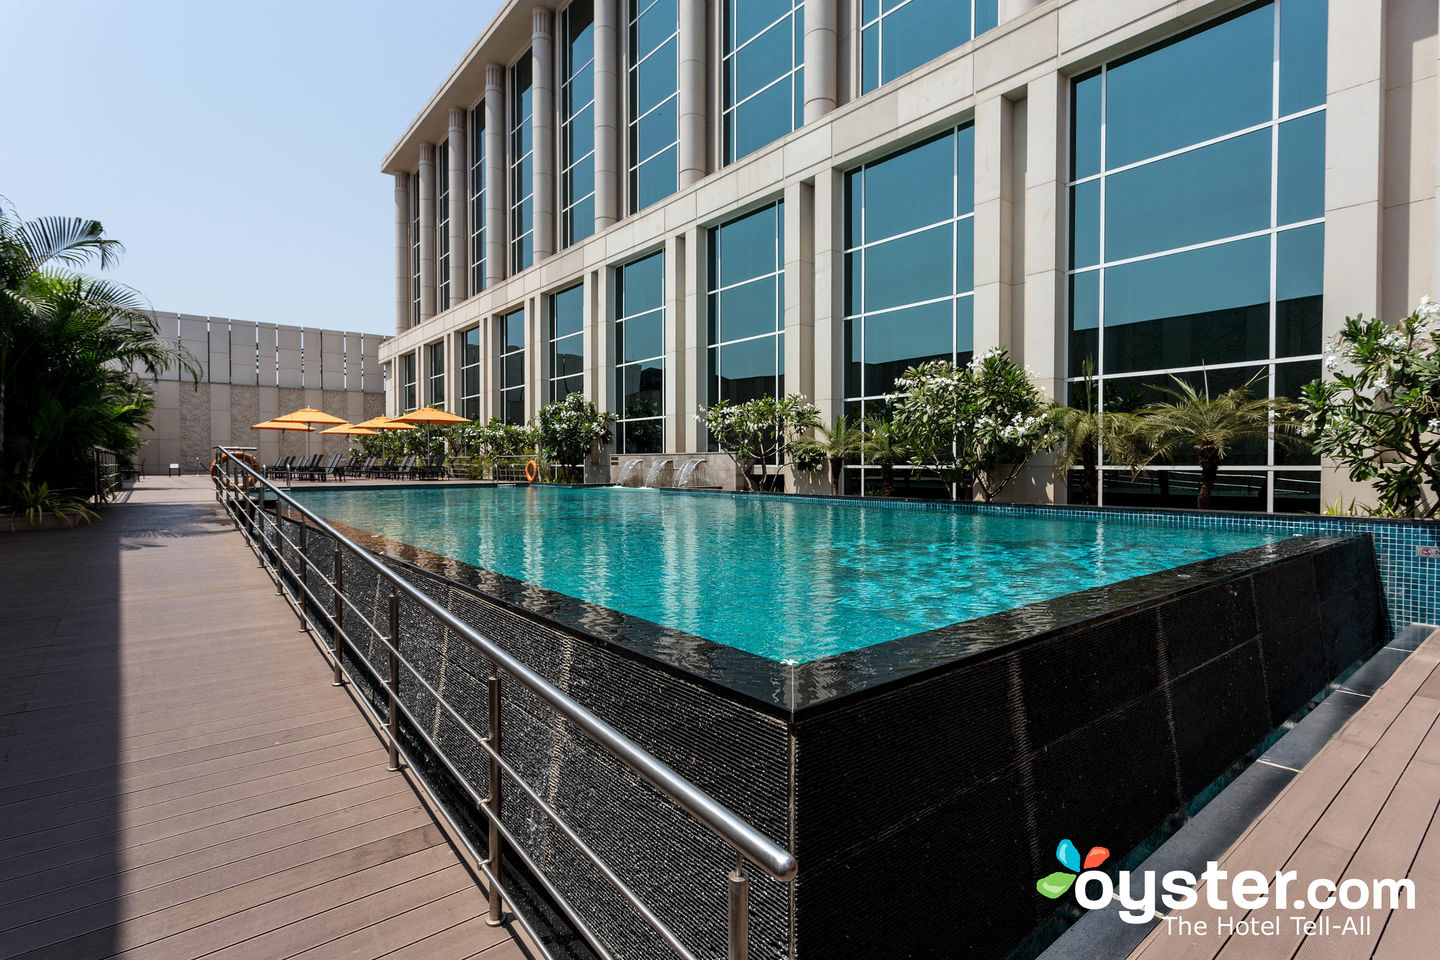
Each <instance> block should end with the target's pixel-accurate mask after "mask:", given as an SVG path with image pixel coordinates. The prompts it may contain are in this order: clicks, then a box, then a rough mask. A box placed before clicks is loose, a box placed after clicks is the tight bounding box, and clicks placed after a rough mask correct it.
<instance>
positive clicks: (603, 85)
mask: <svg viewBox="0 0 1440 960" xmlns="http://www.w3.org/2000/svg"><path fill="white" fill-rule="evenodd" d="M618 3H619V0H595V26H594V30H595V67H594V70H595V231H596V232H597V233H598V232H600V231H601V230H604V229H605V228H606V227H608V226H610V225H612V224H613V223H615V221H616V220H618V219H620V115H621V113H620V90H621V84H620V23H619V6H618ZM587 299H588V298H587ZM587 395H588V393H587Z"/></svg>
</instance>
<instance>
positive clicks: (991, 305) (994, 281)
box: [973, 96, 1028, 362]
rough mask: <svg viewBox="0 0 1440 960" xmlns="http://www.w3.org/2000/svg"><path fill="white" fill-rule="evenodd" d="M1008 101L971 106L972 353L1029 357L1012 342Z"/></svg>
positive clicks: (1021, 345) (998, 99)
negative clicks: (999, 350) (1004, 351)
mask: <svg viewBox="0 0 1440 960" xmlns="http://www.w3.org/2000/svg"><path fill="white" fill-rule="evenodd" d="M1010 122H1011V105H1010V102H1009V101H1008V100H1006V99H1005V98H1004V97H1002V96H996V97H991V98H990V99H988V100H984V101H981V102H980V103H977V104H976V105H975V222H974V225H973V226H974V230H975V304H974V307H975V309H974V316H975V352H976V353H977V354H978V353H981V352H983V351H985V350H987V349H989V348H990V347H992V346H1003V347H1008V348H1009V349H1010V352H1011V354H1012V355H1014V356H1015V357H1016V359H1017V360H1021V361H1024V362H1028V357H1026V356H1025V355H1024V354H1023V350H1024V343H1023V342H1019V343H1016V342H1012V339H1011V330H1010V297H1011V291H1012V287H1011V284H1012V283H1013V278H1012V272H1011V266H1012V264H1011V256H1010V233H1011V230H1010V228H1011V223H1012V221H1011V197H1012V185H1011V182H1010V181H1011V177H1010V176H1009V167H1010V158H1009V157H1008V156H1007V155H1006V154H1007V150H1006V147H1008V145H1009V144H1010Z"/></svg>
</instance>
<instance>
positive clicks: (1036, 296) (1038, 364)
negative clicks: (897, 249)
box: [976, 74, 1068, 399]
mask: <svg viewBox="0 0 1440 960" xmlns="http://www.w3.org/2000/svg"><path fill="white" fill-rule="evenodd" d="M1065 84H1066V81H1065V78H1064V77H1062V76H1060V75H1059V74H1050V75H1049V76H1046V77H1042V78H1041V79H1039V80H1035V81H1032V82H1031V83H1030V84H1029V86H1028V87H1027V89H1026V99H1025V123H1026V127H1025V170H1026V173H1025V195H1024V202H1025V221H1024V230H1025V237H1024V242H1023V246H1022V249H1023V250H1024V259H1025V267H1024V270H1025V277H1024V282H1025V289H1024V291H1023V294H1022V295H1023V296H1024V318H1025V322H1024V339H1023V342H1022V344H1021V345H1020V351H1019V352H1020V354H1021V357H1022V358H1023V359H1024V361H1025V364H1026V365H1027V366H1029V367H1030V368H1031V370H1033V371H1034V373H1035V379H1036V380H1037V381H1038V383H1039V385H1040V387H1041V389H1043V390H1044V391H1045V394H1046V396H1048V397H1050V398H1052V399H1058V398H1062V397H1063V396H1064V395H1065V383H1064V381H1065V371H1064V368H1063V367H1062V365H1061V358H1062V356H1063V354H1064V350H1063V344H1064V342H1065V339H1064V337H1065V333H1064V331H1065V329H1066V326H1067V324H1068V319H1067V318H1066V315H1065V311H1064V310H1063V304H1064V302H1065V296H1064V286H1065V263H1066V260H1065V249H1066V242H1065V236H1064V231H1063V230H1061V229H1060V225H1061V224H1063V223H1064V222H1065V214H1064V210H1065V204H1064V201H1065V163H1064V160H1063V158H1062V157H1061V149H1062V144H1063V142H1064V140H1063V138H1062V134H1061V131H1062V129H1063V128H1064V127H1065V120H1066V117H1065V112H1064V109H1063V105H1064V103H1065ZM1002 229H1003V228H1002ZM979 247H980V243H979V241H978V238H977V242H976V248H977V249H978V248H979Z"/></svg>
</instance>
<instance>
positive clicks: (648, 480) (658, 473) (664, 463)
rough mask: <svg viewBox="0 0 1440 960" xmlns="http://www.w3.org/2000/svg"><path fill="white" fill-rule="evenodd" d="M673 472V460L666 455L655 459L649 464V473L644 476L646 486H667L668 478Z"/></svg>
mask: <svg viewBox="0 0 1440 960" xmlns="http://www.w3.org/2000/svg"><path fill="white" fill-rule="evenodd" d="M674 473H675V461H673V460H671V459H669V458H668V457H667V458H665V459H663V460H656V461H655V462H654V463H652V464H650V473H649V474H647V475H646V477H645V486H647V487H668V486H670V478H671V476H672V475H673V474H674Z"/></svg>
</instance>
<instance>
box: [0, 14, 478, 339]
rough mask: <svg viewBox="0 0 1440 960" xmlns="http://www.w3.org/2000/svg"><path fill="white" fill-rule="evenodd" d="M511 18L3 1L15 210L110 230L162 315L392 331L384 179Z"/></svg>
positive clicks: (9, 184)
mask: <svg viewBox="0 0 1440 960" xmlns="http://www.w3.org/2000/svg"><path fill="white" fill-rule="evenodd" d="M499 6H500V0H426V2H425V3H423V4H422V3H410V2H400V3H396V2H394V0H390V2H379V0H291V2H288V3H285V2H275V0H247V2H245V3H219V2H213V0H110V2H102V0H38V2H37V0H0V38H3V43H4V50H5V60H6V72H7V74H8V79H9V83H8V84H7V86H8V87H9V88H10V89H9V93H8V96H7V98H6V99H7V104H6V106H7V110H6V111H5V112H6V117H7V121H8V122H7V123H6V124H5V126H4V128H3V132H0V196H3V197H5V198H7V199H8V200H9V201H10V203H11V204H12V205H13V206H14V207H15V210H16V212H17V213H18V214H19V215H20V216H21V217H23V218H27V219H28V218H34V217H40V216H47V215H63V216H80V217H89V218H92V219H96V220H99V221H101V222H102V223H103V224H104V226H105V232H106V234H107V235H108V236H111V237H114V238H116V239H118V240H120V241H121V242H122V243H124V245H125V248H126V253H125V257H124V259H123V260H122V261H121V263H120V265H119V266H118V267H117V268H116V269H114V270H111V271H109V275H110V277H112V278H113V279H115V280H119V281H120V282H122V283H127V284H129V285H131V286H133V287H135V288H136V289H138V290H139V291H140V292H141V293H143V294H144V295H145V296H146V297H147V298H148V299H149V301H150V303H151V304H152V305H153V306H154V307H155V309H157V310H173V311H176V312H179V313H191V314H200V315H206V316H212V317H230V318H235V319H241V320H254V321H264V322H270V323H288V324H296V325H302V326H316V327H326V328H329V329H339V330H355V331H361V332H366V333H382V334H392V333H394V331H395V280H394V274H395V256H394V250H395V241H394V236H395V234H394V206H393V202H394V192H393V191H394V186H393V181H392V180H391V178H390V177H389V176H387V175H385V174H382V173H381V172H380V163H381V161H382V160H383V159H384V157H385V154H386V153H388V152H389V151H390V148H391V147H393V146H394V144H395V142H396V141H397V140H398V139H399V138H400V135H401V134H402V133H404V131H405V128H406V127H407V126H408V125H409V123H410V121H411V120H412V119H414V117H415V115H416V114H417V113H418V112H419V111H420V109H421V108H422V107H423V106H424V105H425V103H426V101H427V100H429V98H430V96H431V94H433V93H434V92H435V91H436V90H437V89H438V88H439V86H440V84H441V83H442V82H443V81H444V79H445V78H446V77H447V76H448V75H449V73H450V70H451V69H452V68H453V67H454V66H455V64H456V63H458V62H459V60H460V58H461V57H462V56H463V55H464V54H465V52H466V51H467V50H468V49H469V47H470V45H471V44H472V43H474V41H475V39H476V38H477V37H478V36H479V35H480V33H481V31H483V30H484V29H485V27H486V25H487V24H488V23H489V22H490V19H491V18H492V17H493V16H494V14H495V12H496V10H498V9H499ZM17 78H18V90H17V89H16V87H15V84H16V82H17Z"/></svg>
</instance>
